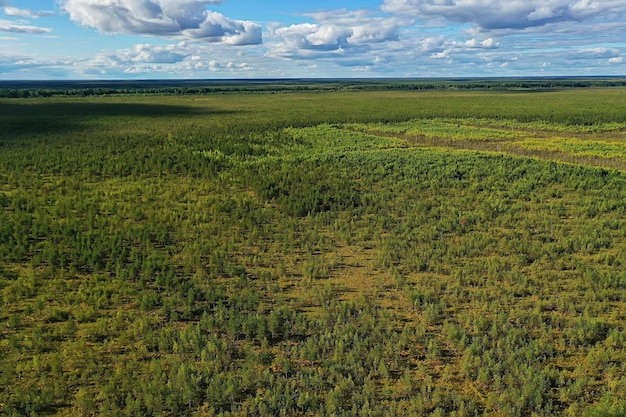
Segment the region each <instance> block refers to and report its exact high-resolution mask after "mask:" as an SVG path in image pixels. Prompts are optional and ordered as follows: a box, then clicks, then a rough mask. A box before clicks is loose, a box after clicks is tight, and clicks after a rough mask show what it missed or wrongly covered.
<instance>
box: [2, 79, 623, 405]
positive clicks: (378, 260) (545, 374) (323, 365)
mask: <svg viewBox="0 0 626 417" xmlns="http://www.w3.org/2000/svg"><path fill="white" fill-rule="evenodd" d="M236 87H237V86H235V87H234V88H233V90H237V88H236ZM549 87H550V88H547V87H546V88H539V89H536V88H530V89H526V88H522V89H518V88H508V87H507V88H505V89H491V88H482V89H481V88H471V89H470V88H442V89H439V88H434V89H418V88H415V89H408V88H407V89H402V88H392V89H388V88H385V87H384V86H379V88H372V89H369V88H363V89H351V88H332V89H330V90H328V91H324V89H315V90H314V91H309V90H307V89H301V90H295V89H289V90H286V89H282V90H281V89H279V90H277V91H274V92H273V93H271V94H270V93H269V91H265V93H264V94H259V92H258V91H246V90H241V91H232V92H230V93H229V94H222V93H221V92H216V91H208V90H207V91H198V92H189V91H188V92H186V93H185V94H152V93H150V92H145V91H143V92H136V91H131V92H130V93H128V94H122V93H120V92H119V91H118V92H116V93H115V94H76V95H74V94H68V95H59V94H51V96H50V97H44V96H43V95H39V94H21V93H20V94H14V95H9V94H7V95H5V97H4V98H0V126H1V128H0V414H1V415H6V416H163V417H165V416H194V417H195V416H197V417H200V416H224V417H226V416H229V417H235V416H242V417H243V416H302V417H305V416H364V417H365V416H407V417H408V416H437V417H441V416H453V417H474V416H492V417H522V416H524V417H525V416H528V417H530V416H568V417H570V416H571V417H574V416H576V417H578V416H586V417H600V416H623V415H625V414H626V112H625V111H624V110H625V109H626V90H625V89H624V87H622V86H613V87H609V86H597V85H585V86H583V87H584V88H582V87H580V86H579V87H580V88H579V87H576V86H567V88H565V86H560V87H553V86H549ZM265 88H269V87H265ZM7 91H8V90H7ZM11 91H18V90H11ZM19 91H22V90H19ZM27 91H30V90H27ZM10 97H13V98H10Z"/></svg>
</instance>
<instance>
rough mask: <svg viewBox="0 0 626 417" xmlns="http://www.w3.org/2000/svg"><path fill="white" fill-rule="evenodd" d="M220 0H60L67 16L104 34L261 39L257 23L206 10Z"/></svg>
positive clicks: (234, 41) (211, 39)
mask: <svg viewBox="0 0 626 417" xmlns="http://www.w3.org/2000/svg"><path fill="white" fill-rule="evenodd" d="M220 3H222V0H63V7H64V9H65V11H66V12H67V13H69V15H70V18H71V19H72V20H73V21H75V22H78V23H80V24H81V25H84V26H90V27H93V28H96V29H98V30H99V31H101V32H105V33H126V34H138V35H155V36H165V37H173V38H184V39H199V40H204V41H207V42H218V43H226V44H231V45H250V44H258V43H261V42H262V38H261V26H260V25H258V24H256V23H254V22H250V21H241V20H232V19H229V18H227V17H226V16H224V15H222V14H220V13H217V12H213V11H208V10H207V8H206V7H207V5H209V4H215V5H217V4H220Z"/></svg>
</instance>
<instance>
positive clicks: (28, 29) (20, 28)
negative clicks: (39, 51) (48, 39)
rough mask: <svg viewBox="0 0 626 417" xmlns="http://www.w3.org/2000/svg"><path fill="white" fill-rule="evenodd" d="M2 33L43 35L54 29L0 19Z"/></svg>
mask: <svg viewBox="0 0 626 417" xmlns="http://www.w3.org/2000/svg"><path fill="white" fill-rule="evenodd" d="M0 32H10V33H28V34H41V33H50V32H52V29H49V28H42V27H39V26H31V25H25V24H21V23H17V22H12V21H10V20H3V19H0Z"/></svg>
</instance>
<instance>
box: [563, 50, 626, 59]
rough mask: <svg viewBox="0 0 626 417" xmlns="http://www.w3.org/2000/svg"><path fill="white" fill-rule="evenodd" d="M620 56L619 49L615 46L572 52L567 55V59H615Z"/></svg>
mask: <svg viewBox="0 0 626 417" xmlns="http://www.w3.org/2000/svg"><path fill="white" fill-rule="evenodd" d="M618 56H619V50H617V49H615V48H602V47H598V48H591V49H584V50H579V51H575V52H572V53H570V54H568V55H567V59H571V60H581V59H584V60H594V59H613V58H617V57H618Z"/></svg>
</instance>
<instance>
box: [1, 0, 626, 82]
mask: <svg viewBox="0 0 626 417" xmlns="http://www.w3.org/2000/svg"><path fill="white" fill-rule="evenodd" d="M625 57H626V0H361V1H353V0H318V1H310V2H302V1H296V0H289V1H288V0H275V1H272V0H28V1H27V0H0V80H55V79H56V80H83V79H225V78H379V77H387V78H400V77H412V78H413V77H424V78H430V77H446V78H450V77H531V76H533V77H534V76H605V75H626V61H625V60H624V58H625Z"/></svg>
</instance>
